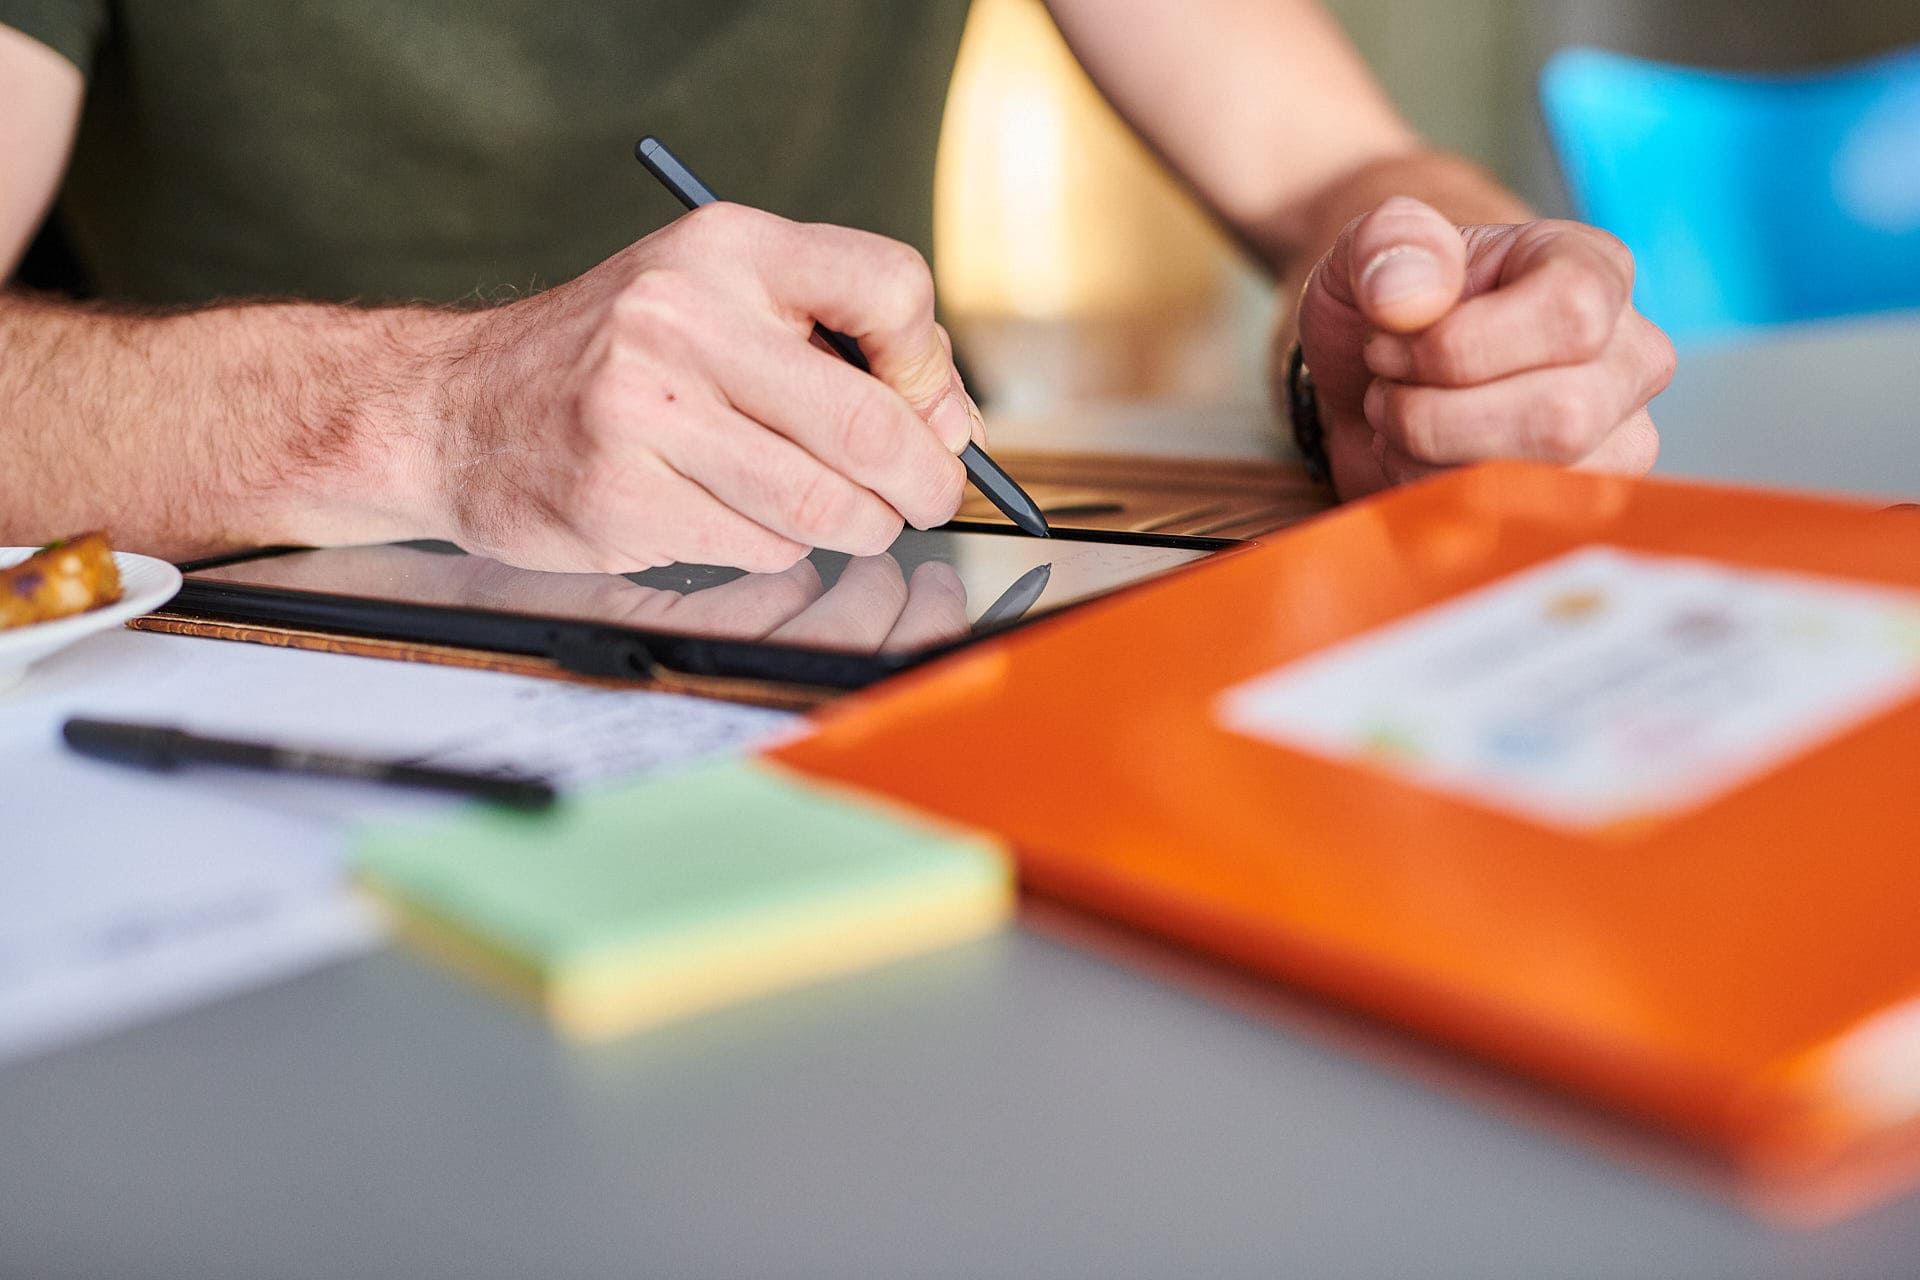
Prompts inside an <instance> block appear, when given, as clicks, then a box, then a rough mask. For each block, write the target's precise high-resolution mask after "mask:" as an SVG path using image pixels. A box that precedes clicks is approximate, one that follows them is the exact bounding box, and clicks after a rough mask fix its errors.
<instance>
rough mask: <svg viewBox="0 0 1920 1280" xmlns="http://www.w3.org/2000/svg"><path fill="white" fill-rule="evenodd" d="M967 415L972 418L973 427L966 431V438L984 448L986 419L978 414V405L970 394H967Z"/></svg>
mask: <svg viewBox="0 0 1920 1280" xmlns="http://www.w3.org/2000/svg"><path fill="white" fill-rule="evenodd" d="M967 416H968V417H969V418H971V419H973V429H972V430H971V431H969V432H968V433H967V434H968V438H969V439H971V440H972V441H973V442H974V443H975V444H977V445H979V446H980V447H981V448H983V449H984V448H986V446H987V420H986V419H985V418H984V417H982V416H981V415H980V406H979V405H977V404H975V403H974V402H973V397H972V396H967Z"/></svg>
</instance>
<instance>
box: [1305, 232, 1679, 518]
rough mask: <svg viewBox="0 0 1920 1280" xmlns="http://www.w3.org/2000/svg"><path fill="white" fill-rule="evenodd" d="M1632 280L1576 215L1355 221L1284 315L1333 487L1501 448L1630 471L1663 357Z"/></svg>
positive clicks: (1625, 256)
mask: <svg viewBox="0 0 1920 1280" xmlns="http://www.w3.org/2000/svg"><path fill="white" fill-rule="evenodd" d="M1632 292H1633V258H1632V255H1631V254H1630V253H1628V251H1627V249H1626V247H1625V246H1624V245H1622V244H1621V243H1620V242H1619V241H1618V240H1616V239H1614V238H1613V237H1612V236H1610V235H1608V234H1607V233H1606V232H1604V231H1600V230H1597V229H1596V228H1593V227H1589V226H1584V225H1581V224H1579V223H1575V222H1559V221H1539V222H1528V223H1521V224H1517V225H1503V226H1479V227H1455V226H1454V225H1452V224H1451V223H1449V222H1448V221H1447V220H1446V219H1445V218H1443V217H1442V216H1441V215H1440V214H1439V213H1437V212H1435V211H1434V210H1433V209H1432V208H1430V207H1428V206H1427V205H1425V204H1422V203H1421V202H1419V201H1417V200H1412V199H1408V198H1405V197H1395V198H1393V199H1390V200H1388V201H1386V202H1385V203H1383V204H1381V205H1380V206H1379V207H1378V208H1377V209H1375V210H1374V211H1373V212H1372V213H1369V214H1367V215H1365V216H1364V217H1361V218H1357V219H1355V220H1354V221H1353V222H1351V223H1349V224H1348V225H1347V227H1346V229H1345V230H1344V231H1343V232H1342V233H1341V235H1340V238H1339V239H1338V241H1336V242H1335V244H1334V246H1333V248H1332V249H1331V250H1330V251H1329V252H1328V253H1327V255H1326V257H1325V258H1323V259H1321V261H1320V262H1319V264H1318V265H1317V266H1316V267H1315V268H1314V270H1313V274H1312V275H1311V277H1310V278H1309V279H1308V282H1307V287H1306V292H1305V294H1304V296H1303V297H1302V299H1301V303H1300V312H1299V323H1300V341H1301V346H1302V349H1303V351H1304V354H1305V356H1306V361H1307V367H1308V368H1309V369H1311V370H1312V372H1313V379H1314V385H1315V387H1316V389H1317V391H1318V394H1319V399H1320V414H1321V419H1322V425H1323V427H1324V429H1325V432H1326V444H1327V456H1328V461H1329V462H1330V464H1331V466H1332V470H1333V480H1334V485H1335V487H1336V489H1338V491H1339V492H1340V494H1341V495H1342V496H1343V497H1356V496H1359V495H1360V494H1364V493H1369V492H1372V491H1373V490H1376V489H1380V488H1383V487H1385V486H1387V485H1391V484H1399V483H1401V482H1403V481H1406V480H1411V479H1415V478H1418V477H1419V476H1422V475H1425V474H1427V473H1429V472H1431V471H1434V470H1436V469H1438V468H1440V467H1446V466H1453V465H1457V464H1460V463H1467V462H1476V461H1480V460H1482V459H1487V458H1501V457H1514V458H1533V459H1539V460H1542V461H1546V462H1554V463H1561V464H1565V465H1568V466H1576V467H1585V468H1592V469H1596V470H1606V471H1618V472H1627V473H1632V474H1639V473H1643V472H1645V471H1647V470H1648V469H1649V468H1651V467H1652V466H1653V462H1654V457H1655V455H1656V454H1657V453H1658V452H1659V435H1658V433H1657V432H1656V431H1655V430H1654V426H1653V421H1652V419H1650V418H1649V417H1648V416H1647V402H1648V401H1649V400H1651V399H1652V398H1653V397H1654V396H1656V395H1658V394H1659V393H1660V392H1661V391H1662V390H1663V389H1665V387H1666V385H1667V382H1668V380H1669V379H1670V378H1671V377H1672V376H1673V365H1674V355H1673V346H1672V344H1671V343H1669V342H1668V341H1667V338H1666V335H1664V334H1662V333H1661V332H1660V331H1659V330H1658V329H1657V328H1655V327H1654V326H1653V325H1652V324H1651V323H1649V322H1648V321H1647V320H1646V319H1645V318H1644V317H1642V316H1641V315H1640V313H1639V312H1637V311H1635V310H1634V308H1633V300H1632Z"/></svg>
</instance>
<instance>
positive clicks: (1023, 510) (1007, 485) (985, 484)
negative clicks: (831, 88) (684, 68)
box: [633, 136, 1051, 538]
mask: <svg viewBox="0 0 1920 1280" xmlns="http://www.w3.org/2000/svg"><path fill="white" fill-rule="evenodd" d="M633 154H634V157H635V158H636V159H638V160H639V161H640V163H641V164H643V165H645V166H646V169H647V172H648V173H651V174H652V175H653V176H654V177H656V178H658V179H660V183H661V185H662V186H664V187H666V189H667V190H669V191H671V192H673V194H674V197H675V198H676V199H678V200H679V201H680V203H681V204H683V205H685V206H687V208H689V209H698V208H699V207H700V206H701V205H703V204H713V203H715V202H717V201H718V200H719V199H720V197H719V196H717V195H715V194H713V188H711V187H709V186H708V185H707V184H706V183H704V182H702V181H700V179H699V178H698V177H696V176H694V172H693V170H691V169H689V168H687V166H686V165H684V164H682V163H680V159H679V157H677V156H675V155H674V154H673V152H671V151H669V150H667V147H666V144H665V143H663V142H661V141H660V139H658V138H655V137H652V136H648V137H645V138H642V139H640V141H639V142H636V143H635V144H634V146H633ZM813 332H814V335H815V336H816V337H818V338H819V339H820V340H821V341H822V342H824V343H826V344H827V345H828V346H830V347H832V348H833V349H834V351H835V352H836V353H837V354H838V355H839V356H840V358H841V359H843V360H845V361H846V362H847V363H848V364H850V365H852V366H853V367H854V368H856V369H858V370H860V371H861V372H862V373H870V372H872V370H871V368H870V367H869V366H868V364H867V357H866V353H865V352H863V351H861V350H860V344H859V343H858V342H855V341H854V340H853V339H852V338H849V337H848V336H847V335H846V334H844V333H835V332H834V331H833V330H831V329H829V328H827V327H826V326H825V325H821V324H816V325H814V326H813ZM960 463H961V465H962V466H964V467H966V469H967V479H969V480H971V481H973V485H974V488H976V489H978V490H980V492H982V493H984V494H986V495H987V497H988V498H989V499H990V500H992V502H993V505H994V506H996V507H998V508H1000V510H1001V511H1003V512H1005V513H1006V516H1007V519H1009V520H1011V521H1013V522H1014V524H1016V525H1018V526H1019V527H1020V529H1021V530H1022V531H1023V532H1026V533H1030V534H1032V535H1033V536H1034V537H1036V538H1045V537H1050V536H1051V533H1050V531H1049V530H1048V528H1047V518H1046V516H1044V515H1043V514H1041V511H1040V506H1039V504H1038V503H1036V502H1035V501H1034V500H1033V499H1032V498H1029V497H1028V496H1027V493H1026V490H1024V489H1022V488H1021V487H1020V486H1019V485H1017V484H1015V483H1014V482H1013V477H1012V476H1010V475H1008V474H1007V473H1006V472H1005V471H1003V470H1001V469H1000V464H999V463H997V462H995V461H994V460H993V459H992V458H989V457H988V456H987V451H986V450H984V449H982V448H981V447H980V446H979V445H977V444H974V443H973V442H972V441H968V442H967V447H966V448H964V449H962V450H961V451H960Z"/></svg>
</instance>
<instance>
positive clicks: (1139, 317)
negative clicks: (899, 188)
mask: <svg viewBox="0 0 1920 1280" xmlns="http://www.w3.org/2000/svg"><path fill="white" fill-rule="evenodd" d="M934 245H935V263H934V268H935V274H936V276H937V278H938V281H939V287H940V297H941V303H942V307H943V310H944V311H945V312H946V314H947V315H948V316H949V317H950V318H951V320H952V322H953V324H954V328H955V330H956V333H958V334H960V335H962V337H963V341H964V340H966V339H967V338H969V337H970V338H971V341H969V342H967V346H968V349H969V350H970V351H971V352H973V353H974V354H975V359H976V361H977V362H978V363H979V364H980V365H982V366H991V365H994V364H996V363H1003V362H1005V361H1007V360H1008V359H1017V358H1022V357H1020V355H1019V352H1020V351H1021V350H1022V349H1023V348H1029V347H1031V346H1032V345H1033V343H1034V342H1035V341H1036V330H1039V329H1048V328H1065V329H1068V330H1070V331H1071V338H1070V340H1069V341H1067V342H1065V343H1062V342H1053V343H1052V345H1051V346H1048V339H1047V337H1046V336H1045V335H1044V334H1042V335H1040V336H1039V337H1038V339H1037V340H1038V341H1039V343H1040V345H1041V347H1042V348H1044V350H1042V351H1041V352H1039V353H1038V354H1033V353H1029V355H1028V356H1026V357H1025V358H1027V359H1029V360H1034V359H1039V360H1042V361H1047V362H1051V364H1052V365H1053V366H1054V367H1053V368H1051V369H1050V370H1048V371H1047V373H1046V375H1045V377H1046V378H1047V379H1048V380H1050V381H1051V382H1053V383H1055V384H1057V385H1059V386H1060V387H1061V389H1062V390H1064V391H1066V392H1067V393H1068V394H1080V395H1084V394H1088V393H1092V394H1103V395H1104V394H1144V393H1153V392H1157V391H1164V390H1166V389H1167V386H1166V385H1165V384H1166V383H1168V382H1169V380H1172V381H1175V382H1177V381H1179V374H1178V373H1177V371H1172V370H1169V369H1167V368H1165V367H1164V366H1165V363H1166V358H1165V357H1163V358H1162V359H1161V360H1159V361H1156V360H1154V359H1151V358H1147V359H1145V363H1144V365H1143V363H1142V357H1143V356H1145V355H1148V354H1149V353H1152V352H1156V351H1157V352H1162V353H1167V355H1168V356H1169V357H1173V356H1175V353H1177V352H1178V351H1179V349H1180V348H1181V347H1182V345H1183V343H1182V338H1183V337H1190V336H1191V334H1192V333H1193V331H1194V330H1195V328H1196V327H1197V326H1198V327H1205V326H1208V325H1209V324H1211V325H1214V326H1218V325H1219V324H1220V323H1221V322H1222V321H1223V319H1224V311H1225V309H1226V308H1227V306H1228V301H1227V294H1228V293H1229V285H1230V284H1231V283H1232V281H1233V279H1234V274H1235V272H1236V270H1237V269H1238V268H1237V267H1236V251H1235V249H1234V248H1233V246H1232V245H1231V244H1230V242H1229V241H1228V240H1227V239H1226V237H1225V236H1224V235H1223V234H1222V233H1221V232H1220V231H1219V230H1218V229H1217V228H1216V227H1215V226H1214V225H1213V223H1212V222H1211V221H1209V219H1208V218H1207V217H1206V215H1204V214H1203V213H1201V212H1200V211H1199V209H1198V207H1197V206H1196V205H1195V204H1194V202H1193V201H1192V199H1191V198H1190V197H1189V196H1188V195H1187V194H1186V192H1185V191H1184V190H1182V189H1181V188H1180V187H1179V186H1178V185H1177V184H1176V183H1175V182H1174V181H1172V180H1171V179H1170V178H1169V177H1168V176H1167V175H1166V173H1165V171H1164V170H1163V169H1162V168H1161V167H1160V165H1159V163H1158V162H1157V161H1156V160H1155V159H1154V157H1153V156H1152V155H1151V154H1150V153H1149V152H1148V151H1147V149H1146V148H1145V147H1143V146H1142V145H1141V144H1140V143H1139V142H1138V141H1137V140H1136V139H1135V138H1134V137H1133V135H1132V134H1131V133H1129V132H1128V131H1127V129H1126V127H1125V126H1124V125H1123V124H1121V123H1120V121H1119V119H1118V118H1117V117H1116V116H1115V115H1114V113H1113V111H1112V110H1111V109H1110V108H1109V107H1108V106H1107V105H1106V103H1105V102H1104V101H1103V100H1102V99H1101V97H1100V95H1099V92H1098V91H1097V90H1096V89H1095V88H1094V87H1093V84H1092V82H1091V81H1089V80H1088V79H1087V77H1086V74H1085V73H1084V72H1082V71H1081V70H1080V68H1079V66H1078V65H1077V64H1076V63H1075V62H1074V60H1073V56H1072V54H1071V53H1070V52H1068V50H1067V47H1066V45H1065V43H1064V42H1063V41H1062V40H1061V38H1060V35H1059V33H1058V32H1057V31H1056V30H1055V29H1054V26H1053V22H1052V20H1051V19H1050V18H1049V17H1048V16H1047V12H1046V9H1045V8H1044V6H1043V5H1042V4H1041V3H1040V0H974V5H973V9H972V13H971V15H970V17H969V18H968V22H967V29H966V35H965V38H964V40H963V41H962V44H961V49H960V56H959V61H958V63H957V65H956V67H955V72H954V79H953V86H952V90H951V93H950V95H949V98H948V102H947V111H946V121H945V125H944V129H943V132H942V135H941V142H940V156H939V167H938V173H937V178H936V183H935V204H934ZM1116 344H1117V346H1118V347H1120V348H1125V350H1116V349H1115V347H1116ZM983 372H985V373H987V374H988V375H990V376H989V380H990V381H1003V380H1004V378H1003V376H1001V375H1002V374H1004V371H996V370H994V369H992V368H986V369H984V370H983ZM1026 372H1027V373H1031V374H1037V372H1038V371H1031V370H1030V371H1026ZM1022 376H1023V375H1022V374H1020V373H1016V374H1015V375H1014V380H1015V381H1018V380H1020V379H1021V377H1022ZM1156 383H1158V384H1160V385H1155V384H1156Z"/></svg>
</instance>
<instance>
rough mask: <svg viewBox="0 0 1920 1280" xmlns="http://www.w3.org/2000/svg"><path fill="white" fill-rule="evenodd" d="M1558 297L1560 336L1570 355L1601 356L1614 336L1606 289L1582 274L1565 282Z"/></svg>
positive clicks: (1590, 357) (1612, 318)
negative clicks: (1608, 341)
mask: <svg viewBox="0 0 1920 1280" xmlns="http://www.w3.org/2000/svg"><path fill="white" fill-rule="evenodd" d="M1557 297H1558V299H1559V307H1558V311H1559V315H1558V321H1559V327H1560V335H1561V339H1562V341H1563V342H1564V344H1565V347H1566V350H1567V352H1568V353H1569V354H1571V355H1574V356H1577V357H1579V358H1581V359H1592V358H1593V357H1594V356H1597V355H1599V354H1600V352H1601V351H1602V350H1604V349H1605V347H1606V345H1607V340H1608V339H1609V338H1611V337H1612V336H1613V321H1614V316H1613V312H1612V308H1611V306H1610V305H1609V302H1608V297H1607V290H1606V288H1605V286H1603V285H1602V284H1601V283H1600V282H1599V281H1598V280H1595V279H1594V278H1593V277H1592V276H1590V275H1588V274H1586V273H1585V272H1581V273H1579V274H1577V275H1573V276H1571V277H1570V278H1569V279H1567V280H1565V281H1563V282H1562V284H1561V288H1560V291H1559V293H1558V294H1557Z"/></svg>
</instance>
